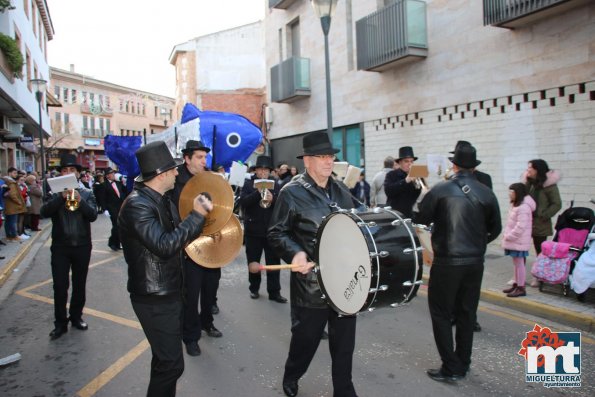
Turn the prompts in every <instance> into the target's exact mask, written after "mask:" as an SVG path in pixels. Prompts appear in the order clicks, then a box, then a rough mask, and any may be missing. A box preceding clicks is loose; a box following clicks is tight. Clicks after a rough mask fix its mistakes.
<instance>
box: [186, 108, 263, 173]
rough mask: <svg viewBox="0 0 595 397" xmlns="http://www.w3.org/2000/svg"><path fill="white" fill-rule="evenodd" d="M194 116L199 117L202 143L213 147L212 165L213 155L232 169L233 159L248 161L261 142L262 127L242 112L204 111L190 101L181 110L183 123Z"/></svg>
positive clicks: (211, 161)
mask: <svg viewBox="0 0 595 397" xmlns="http://www.w3.org/2000/svg"><path fill="white" fill-rule="evenodd" d="M195 119H199V123H198V125H199V131H198V132H199V136H198V138H199V139H200V141H201V142H202V143H203V145H205V146H207V147H209V148H210V149H211V153H209V155H208V156H207V165H208V166H209V167H211V166H212V164H213V157H214V159H215V162H216V163H217V164H220V165H223V166H224V167H225V169H226V170H229V168H230V167H231V164H232V162H234V161H242V162H243V161H246V160H247V159H248V157H250V155H251V154H252V153H253V152H254V150H256V148H257V147H258V145H260V143H261V142H262V131H261V130H260V128H258V126H257V125H256V124H254V123H253V122H251V121H250V120H248V119H247V118H245V117H244V116H242V115H239V114H235V113H226V112H215V111H210V110H206V111H201V110H200V109H198V108H197V107H196V106H194V105H193V104H191V103H187V104H186V105H185V106H184V110H183V111H182V119H181V124H182V125H183V124H185V123H187V122H189V121H192V120H195ZM215 131H216V134H215ZM196 138H197V137H193V138H191V139H196ZM184 144H185V141H183V142H179V143H178V146H179V147H182V145H184Z"/></svg>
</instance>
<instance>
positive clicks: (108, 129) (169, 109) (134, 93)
mask: <svg viewBox="0 0 595 397" xmlns="http://www.w3.org/2000/svg"><path fill="white" fill-rule="evenodd" d="M50 92H51V93H52V95H53V97H54V98H55V99H57V100H59V101H60V103H61V104H62V107H60V108H52V110H50V117H51V128H52V137H51V138H50V139H49V141H48V143H47V144H46V145H47V146H48V150H49V165H50V166H56V165H58V164H59V162H60V155H61V154H62V153H64V152H69V153H75V154H77V156H78V157H79V161H80V162H81V164H82V165H83V167H84V168H87V169H89V170H91V171H94V170H96V169H103V168H106V167H108V166H109V165H110V164H109V160H108V158H107V156H106V155H105V151H104V146H103V139H104V138H105V136H106V135H108V134H110V135H118V136H143V135H144V134H149V135H150V134H156V133H159V132H162V131H164V130H165V129H166V128H167V123H168V122H171V121H172V120H174V114H173V113H174V103H175V102H174V99H173V98H170V97H165V96H162V95H157V94H152V93H150V92H146V91H141V90H136V89H133V88H129V87H123V86H120V85H116V84H112V83H109V82H106V81H102V80H98V79H95V78H93V77H89V76H85V75H83V74H80V73H76V72H75V70H74V65H71V68H70V70H69V71H66V70H61V69H58V68H53V67H52V68H51V86H50Z"/></svg>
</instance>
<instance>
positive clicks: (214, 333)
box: [203, 324, 223, 338]
mask: <svg viewBox="0 0 595 397" xmlns="http://www.w3.org/2000/svg"><path fill="white" fill-rule="evenodd" d="M203 330H204V331H205V332H206V333H207V335H209V336H210V337H211V338H221V337H222V336H223V334H222V333H221V331H219V330H218V329H217V328H215V326H214V325H213V324H211V325H209V326H207V327H204V328H203Z"/></svg>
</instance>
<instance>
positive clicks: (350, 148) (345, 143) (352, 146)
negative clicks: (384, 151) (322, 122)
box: [333, 125, 364, 166]
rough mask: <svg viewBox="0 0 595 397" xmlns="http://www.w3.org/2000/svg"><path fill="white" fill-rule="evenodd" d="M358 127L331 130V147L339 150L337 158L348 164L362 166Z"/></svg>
mask: <svg viewBox="0 0 595 397" xmlns="http://www.w3.org/2000/svg"><path fill="white" fill-rule="evenodd" d="M362 146H363V145H362V141H361V133H360V128H359V125H351V126H347V127H342V128H335V129H334V130H333V147H335V148H337V149H339V150H340V152H339V153H337V157H338V158H339V159H340V160H341V161H347V162H348V163H349V164H353V165H356V166H363V163H364V162H363V158H362V153H363V148H362Z"/></svg>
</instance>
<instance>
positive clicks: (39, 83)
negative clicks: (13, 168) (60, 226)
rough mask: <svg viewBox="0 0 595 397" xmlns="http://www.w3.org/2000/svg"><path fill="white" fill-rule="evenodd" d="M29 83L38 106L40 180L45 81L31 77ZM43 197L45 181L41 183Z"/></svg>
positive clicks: (43, 160) (43, 152)
mask: <svg viewBox="0 0 595 397" xmlns="http://www.w3.org/2000/svg"><path fill="white" fill-rule="evenodd" d="M30 81H31V84H32V85H33V88H34V90H35V99H37V105H38V108H39V150H40V151H41V180H42V181H44V180H45V149H44V148H43V128H42V127H41V100H42V99H43V93H44V92H45V90H46V86H47V83H48V82H47V81H45V80H44V79H31V80H30ZM42 186H43V193H44V197H45V182H43V183H42Z"/></svg>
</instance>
